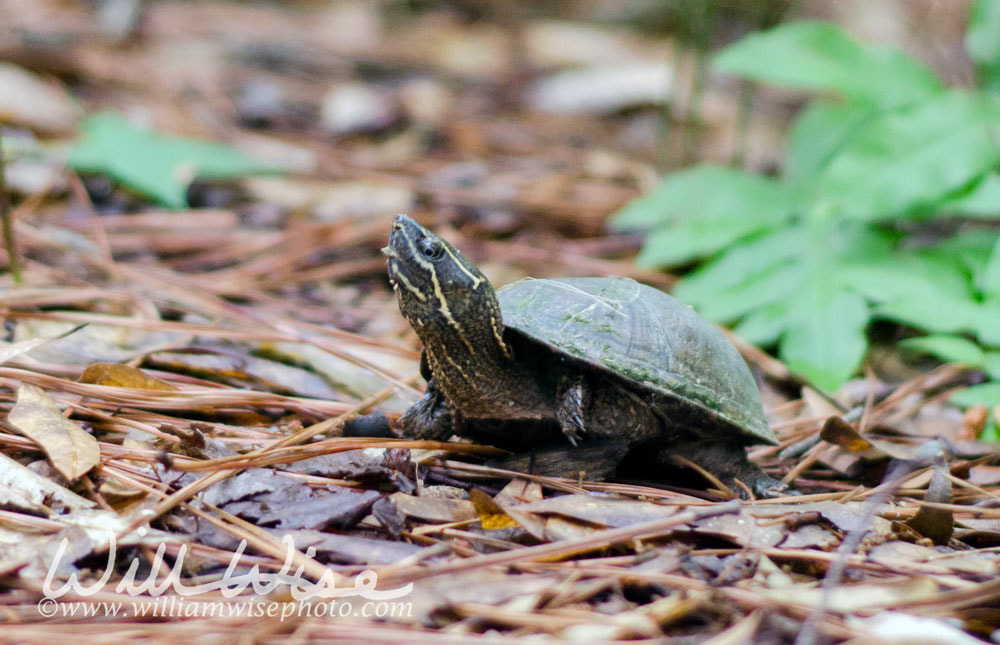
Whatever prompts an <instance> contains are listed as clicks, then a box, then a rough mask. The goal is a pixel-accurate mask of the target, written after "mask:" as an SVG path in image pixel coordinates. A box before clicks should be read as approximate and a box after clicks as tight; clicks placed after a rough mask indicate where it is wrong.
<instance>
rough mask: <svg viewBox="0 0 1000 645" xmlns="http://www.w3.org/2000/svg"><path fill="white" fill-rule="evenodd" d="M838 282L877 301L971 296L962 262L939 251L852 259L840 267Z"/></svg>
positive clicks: (885, 254) (905, 252) (887, 254)
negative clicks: (959, 295)
mask: <svg viewBox="0 0 1000 645" xmlns="http://www.w3.org/2000/svg"><path fill="white" fill-rule="evenodd" d="M837 280H838V281H839V282H840V284H842V285H844V286H847V287H850V288H851V289H852V290H854V291H857V292H858V293H862V294H864V295H865V296H866V297H867V298H868V299H869V300H872V301H874V302H888V301H892V300H897V299H899V298H927V297H931V298H933V297H934V294H937V293H946V294H948V293H951V294H969V280H968V278H967V277H966V274H965V270H964V267H963V266H962V264H961V263H960V259H959V258H956V257H955V256H949V255H947V254H944V253H938V252H937V250H936V249H926V250H919V251H896V252H894V253H891V254H889V253H884V254H878V255H875V254H871V255H869V256H868V257H861V258H860V259H852V260H851V261H850V262H845V263H843V265H842V266H841V267H839V268H838V270H837Z"/></svg>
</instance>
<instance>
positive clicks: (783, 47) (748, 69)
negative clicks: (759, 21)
mask: <svg viewBox="0 0 1000 645" xmlns="http://www.w3.org/2000/svg"><path fill="white" fill-rule="evenodd" d="M715 66H716V67H717V68H718V69H719V70H720V71H723V72H727V73H730V74H735V75H737V76H742V77H744V78H749V79H753V80H758V81H764V82H768V83H772V84H775V85H785V86H791V87H796V88H801V89H807V90H817V91H829V92H837V93H839V94H842V95H844V96H846V97H848V98H849V99H851V100H853V101H859V102H863V103H867V104H871V105H877V106H879V107H882V108H887V107H895V106H898V105H902V104H905V103H908V102H910V101H913V100H917V99H921V98H924V97H926V96H928V95H930V94H932V93H934V92H936V91H938V90H939V89H940V87H941V85H940V82H939V81H938V79H937V78H936V77H935V76H934V74H933V73H932V72H931V71H930V70H929V69H927V68H926V67H924V66H923V65H921V64H919V63H917V62H916V61H914V60H913V59H911V58H908V57H906V56H904V55H903V54H901V53H899V52H897V51H889V50H874V49H865V48H863V47H862V46H861V45H859V44H858V43H856V42H854V41H853V40H851V39H850V37H848V36H847V35H846V34H845V33H844V32H843V31H841V30H840V29H839V28H837V27H836V26H834V25H832V24H830V23H823V22H790V23H785V24H782V25H778V26H777V27H774V28H773V29H769V30H767V31H761V32H756V33H753V34H751V35H749V36H747V37H746V38H744V39H743V40H741V41H739V42H737V43H735V44H733V45H730V46H729V47H727V48H725V49H724V50H722V51H721V52H720V53H719V54H718V55H717V57H716V58H715Z"/></svg>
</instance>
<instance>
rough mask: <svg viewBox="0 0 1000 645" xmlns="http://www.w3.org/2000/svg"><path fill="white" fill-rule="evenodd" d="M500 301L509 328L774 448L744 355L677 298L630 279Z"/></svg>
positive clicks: (525, 286)
mask: <svg viewBox="0 0 1000 645" xmlns="http://www.w3.org/2000/svg"><path fill="white" fill-rule="evenodd" d="M497 297H498V298H499V300H500V309H501V312H502V314H503V321H504V324H505V325H506V326H507V327H508V328H511V329H514V330H516V331H518V332H520V333H522V334H524V335H526V336H528V337H529V338H531V339H533V340H535V341H537V342H541V343H544V344H545V345H548V346H549V347H551V348H553V349H554V350H556V351H557V352H560V353H563V354H566V355H569V356H572V357H574V358H576V359H578V360H579V361H582V362H583V363H584V364H585V365H586V366H589V367H591V368H594V369H601V370H606V371H608V372H611V373H613V374H616V375H618V376H619V377H621V378H625V379H628V380H629V381H632V382H633V383H635V384H639V385H640V386H642V387H646V388H649V389H650V390H654V391H656V392H659V393H661V394H663V395H666V396H668V397H673V398H674V399H675V400H679V401H681V402H682V403H683V404H685V405H691V406H697V407H699V408H701V409H702V410H703V411H705V412H707V413H708V414H709V416H710V417H712V418H715V419H718V420H719V421H720V424H719V425H720V426H723V427H725V426H735V428H738V429H739V430H741V431H742V432H743V433H745V434H746V435H747V439H748V440H749V441H756V442H762V443H770V444H776V443H777V439H776V438H775V435H774V432H772V431H771V428H770V427H769V426H768V424H767V421H766V420H765V418H764V409H763V406H762V405H761V402H760V392H759V391H758V389H757V384H756V382H754V379H753V376H752V375H751V374H750V369H749V368H748V367H747V364H746V363H745V362H744V360H743V358H742V357H741V356H740V354H739V352H737V351H736V348H735V347H733V345H732V344H731V343H730V342H729V341H728V340H726V338H725V336H723V335H722V333H721V332H720V331H719V330H718V329H717V328H716V327H715V326H714V325H712V324H710V323H709V322H707V321H706V320H705V319H704V318H702V317H701V316H699V315H698V314H696V313H695V312H694V311H693V310H692V309H691V308H690V307H688V306H687V305H685V304H683V303H682V302H680V301H679V300H677V299H676V298H673V297H671V296H668V295H667V294H665V293H663V292H662V291H660V290H658V289H654V288H652V287H649V286H646V285H643V284H639V283H638V282H636V281H634V280H630V279H628V278H561V279H535V278H527V279H525V280H521V281H519V282H515V283H512V284H509V285H507V286H505V287H503V288H502V289H500V290H499V291H497Z"/></svg>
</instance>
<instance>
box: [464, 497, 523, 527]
mask: <svg viewBox="0 0 1000 645" xmlns="http://www.w3.org/2000/svg"><path fill="white" fill-rule="evenodd" d="M469 497H470V498H471V499H472V504H473V506H475V507H476V513H477V514H478V515H479V523H480V524H482V525H483V528H484V529H486V530H495V529H512V528H514V527H516V526H517V520H515V519H514V518H512V517H511V516H510V515H507V513H505V512H504V510H503V509H502V508H500V505H499V504H497V503H496V502H495V501H493V498H492V497H490V496H489V495H487V494H486V493H484V492H483V491H481V490H479V489H478V488H473V489H472V490H471V491H469Z"/></svg>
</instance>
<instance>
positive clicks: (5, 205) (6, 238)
mask: <svg viewBox="0 0 1000 645" xmlns="http://www.w3.org/2000/svg"><path fill="white" fill-rule="evenodd" d="M0 221H2V222H3V243H4V247H5V248H6V249H7V265H8V267H9V268H10V274H11V276H13V278H14V283H15V284H21V261H20V260H19V259H18V257H17V248H16V246H15V244H14V222H13V221H11V214H10V203H9V198H8V195H7V179H6V175H5V165H4V158H3V138H2V137H0Z"/></svg>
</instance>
